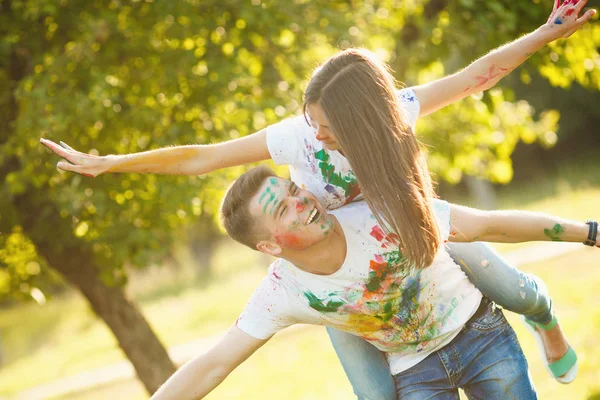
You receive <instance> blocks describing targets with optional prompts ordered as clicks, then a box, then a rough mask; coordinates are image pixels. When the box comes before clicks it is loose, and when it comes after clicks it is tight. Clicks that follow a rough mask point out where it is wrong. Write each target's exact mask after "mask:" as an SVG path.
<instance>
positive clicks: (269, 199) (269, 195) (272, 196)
mask: <svg viewBox="0 0 600 400" xmlns="http://www.w3.org/2000/svg"><path fill="white" fill-rule="evenodd" d="M265 197H266V198H267V201H266V202H265V204H264V206H263V214H266V213H267V206H268V205H269V204H270V203H273V202H274V204H273V206H274V205H275V204H277V200H276V199H275V193H273V192H272V191H271V188H267V189H266V190H265V192H264V193H263V194H262V196H260V198H259V199H258V203H259V204H262V202H263V199H264V198H265ZM273 206H271V211H270V212H271V213H272V212H273Z"/></svg>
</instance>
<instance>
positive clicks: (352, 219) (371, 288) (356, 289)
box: [237, 200, 482, 374]
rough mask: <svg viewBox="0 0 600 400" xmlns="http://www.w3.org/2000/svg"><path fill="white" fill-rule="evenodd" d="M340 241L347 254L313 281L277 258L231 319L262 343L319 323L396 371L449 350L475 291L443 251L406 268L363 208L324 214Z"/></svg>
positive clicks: (441, 218) (444, 232) (444, 213)
mask: <svg viewBox="0 0 600 400" xmlns="http://www.w3.org/2000/svg"><path fill="white" fill-rule="evenodd" d="M433 209H434V211H435V215H436V218H437V221H438V225H439V232H440V236H441V239H442V242H443V241H445V240H446V239H447V238H448V236H449V231H450V209H449V205H448V203H446V202H444V201H441V200H434V201H433ZM330 213H331V214H333V215H335V217H336V218H337V219H338V221H339V223H340V224H341V226H342V229H343V231H344V234H345V236H346V243H347V254H346V259H345V261H344V263H343V265H342V266H341V268H340V269H339V270H338V271H336V272H335V273H333V274H331V275H326V276H324V275H316V274H311V273H308V272H305V271H302V270H300V269H299V268H296V267H295V266H294V265H293V264H291V263H290V262H288V261H286V260H283V259H279V260H277V261H276V262H274V263H273V264H272V265H271V267H270V268H269V272H268V275H267V276H266V277H265V278H264V279H263V281H262V282H261V284H260V285H259V287H258V288H257V290H256V291H255V292H254V294H253V296H252V297H251V299H250V300H249V302H248V304H247V305H246V308H245V310H244V311H243V313H242V314H241V316H240V317H239V319H238V320H237V326H238V327H239V328H240V329H241V330H242V331H244V332H245V333H247V334H248V335H250V336H253V337H255V338H258V339H266V338H269V337H270V336H272V335H273V334H275V333H276V332H278V331H280V330H282V329H284V328H286V327H288V326H290V325H292V324H295V323H304V324H314V325H325V326H329V327H333V328H336V329H339V330H343V331H346V332H349V333H352V334H355V335H357V336H360V337H362V338H363V339H365V340H367V341H369V342H370V343H372V344H373V345H375V346H376V347H377V348H379V349H380V350H382V351H384V352H386V355H387V357H388V362H389V365H390V370H391V372H392V374H397V373H400V372H402V371H404V370H406V369H408V368H410V367H412V366H414V365H416V364H417V363H419V362H420V361H422V360H423V359H425V357H427V356H428V355H429V354H431V353H432V352H434V351H436V350H439V349H440V348H442V347H443V346H445V345H446V344H448V343H449V342H450V341H452V339H454V337H455V336H456V335H457V334H458V333H459V332H460V330H461V329H462V327H463V326H464V324H465V323H466V322H467V321H468V320H469V318H470V317H471V316H472V315H473V314H474V313H475V311H476V310H477V307H478V306H479V303H480V301H481V297H482V296H481V293H480V292H479V291H478V290H477V289H476V288H475V287H474V286H473V285H472V284H471V282H470V281H469V280H468V279H467V276H466V275H465V273H464V272H463V271H462V270H461V269H460V267H459V266H458V265H456V264H455V263H454V262H453V261H452V259H451V258H450V256H449V255H448V253H447V252H446V250H445V248H444V246H443V245H442V246H441V247H440V249H439V251H438V253H437V255H436V257H435V259H434V262H433V264H432V265H431V266H429V267H428V268H424V269H417V268H414V267H412V266H410V265H406V263H405V262H404V258H403V257H402V254H401V253H400V251H399V248H398V245H397V242H396V241H395V240H394V237H390V236H386V235H385V233H384V232H383V230H382V229H381V227H380V225H379V224H378V223H377V221H376V220H375V218H374V216H373V214H372V213H371V211H370V210H369V207H368V206H367V204H366V203H365V202H363V201H359V202H353V203H351V204H348V205H345V206H344V207H341V208H339V209H337V210H333V211H331V212H330Z"/></svg>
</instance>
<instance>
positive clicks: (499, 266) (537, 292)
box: [327, 242, 552, 400]
mask: <svg viewBox="0 0 600 400" xmlns="http://www.w3.org/2000/svg"><path fill="white" fill-rule="evenodd" d="M447 250H448V252H449V253H450V256H452V258H453V259H454V261H455V262H456V263H457V264H458V265H460V267H461V268H462V270H463V271H464V272H465V274H466V275H467V276H468V277H469V280H470V281H471V282H472V283H473V284H474V285H475V287H477V288H478V289H479V290H480V291H481V292H482V293H483V294H484V295H485V296H487V297H488V298H489V299H490V300H492V301H494V302H495V303H496V304H498V305H499V306H501V307H503V308H505V309H507V310H510V311H513V312H516V313H518V314H523V315H525V316H526V317H527V318H529V319H531V320H533V321H535V322H539V323H541V324H547V323H549V322H550V321H551V320H552V302H551V300H550V297H549V295H548V291H547V289H546V286H545V285H544V283H543V282H542V281H541V280H540V279H539V278H537V277H535V276H533V275H529V274H525V273H524V272H522V271H519V270H518V269H516V268H515V267H513V266H512V265H509V264H507V263H506V262H505V261H504V260H502V258H501V257H500V255H499V254H498V253H497V252H496V251H495V250H494V249H493V248H492V247H491V246H490V245H489V244H487V243H482V242H477V243H448V245H447ZM327 333H328V334H329V337H330V339H331V342H332V344H333V347H334V349H335V351H336V353H337V355H338V357H339V359H340V362H341V363H342V366H343V367H344V371H345V372H346V375H347V376H348V379H349V380H350V383H351V384H352V388H353V390H354V393H355V394H356V396H357V399H358V400H396V399H397V397H396V389H395V386H394V382H393V380H392V376H391V375H390V372H389V368H388V364H387V361H386V360H385V357H384V356H383V354H381V352H380V351H379V350H378V349H377V348H375V347H374V346H373V345H371V344H369V343H367V342H366V341H364V340H362V339H361V338H359V337H357V336H354V335H351V334H349V333H345V332H341V331H337V330H335V329H331V328H327Z"/></svg>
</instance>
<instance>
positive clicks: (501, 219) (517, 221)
mask: <svg viewBox="0 0 600 400" xmlns="http://www.w3.org/2000/svg"><path fill="white" fill-rule="evenodd" d="M450 225H451V231H450V238H449V240H450V241H451V242H475V241H483V242H501V243H519V242H529V241H553V242H582V243H583V242H584V241H586V239H587V238H588V234H589V232H590V224H588V223H585V222H579V221H573V220H568V219H563V218H559V217H555V216H553V215H548V214H542V213H535V212H529V211H519V210H514V211H505V210H496V211H482V210H477V209H474V208H469V207H464V206H459V205H456V204H451V205H450ZM596 233H597V232H596ZM595 236H596V241H595V246H596V247H600V235H598V234H596V235H595Z"/></svg>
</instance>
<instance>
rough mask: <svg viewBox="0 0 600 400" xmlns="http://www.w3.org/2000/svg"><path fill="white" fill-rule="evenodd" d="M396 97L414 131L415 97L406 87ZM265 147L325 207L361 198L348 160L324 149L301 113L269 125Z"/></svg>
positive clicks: (417, 112) (276, 161)
mask: <svg viewBox="0 0 600 400" xmlns="http://www.w3.org/2000/svg"><path fill="white" fill-rule="evenodd" d="M398 99H399V100H400V102H401V104H402V106H403V111H404V113H405V115H406V117H407V118H408V121H409V122H410V125H411V127H412V128H413V131H414V129H415V124H416V121H417V118H418V116H419V110H420V108H419V101H418V99H417V96H416V95H415V92H414V91H413V90H412V89H410V88H408V89H403V90H399V91H398ZM267 147H268V149H269V153H270V154H271V158H272V159H273V161H274V162H275V164H277V165H289V166H290V178H291V180H292V181H294V182H295V183H296V184H297V185H298V186H300V187H304V188H306V189H308V190H310V191H311V192H312V193H313V194H314V195H315V196H317V198H318V199H319V201H321V204H323V205H324V206H325V207H327V208H328V209H330V210H331V209H335V208H338V207H341V206H343V205H344V204H348V203H350V202H351V201H354V200H358V199H361V198H362V195H361V192H360V187H359V186H358V182H357V181H356V176H355V175H354V173H353V172H352V169H351V168H350V163H349V162H348V159H347V158H346V157H344V156H343V155H342V154H340V153H339V152H338V151H334V150H327V149H326V148H325V147H324V146H323V143H321V142H319V141H318V140H317V139H316V133H315V129H314V128H312V127H311V126H309V125H308V124H307V123H306V120H305V119H304V116H303V115H299V116H297V117H293V118H288V119H286V120H284V121H281V122H279V123H277V124H274V125H271V126H269V127H268V128H267Z"/></svg>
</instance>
